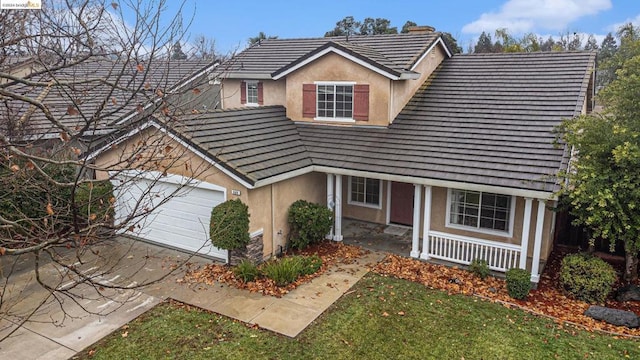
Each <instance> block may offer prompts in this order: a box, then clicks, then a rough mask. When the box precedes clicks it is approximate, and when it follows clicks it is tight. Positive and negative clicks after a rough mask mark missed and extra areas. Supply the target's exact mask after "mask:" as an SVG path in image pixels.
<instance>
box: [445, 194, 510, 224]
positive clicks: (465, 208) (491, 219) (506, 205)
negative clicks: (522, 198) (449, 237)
mask: <svg viewBox="0 0 640 360" xmlns="http://www.w3.org/2000/svg"><path fill="white" fill-rule="evenodd" d="M512 202H513V201H512V196H509V195H501V194H493V193H486V192H479V191H468V190H457V189H450V191H449V207H448V209H447V210H448V213H449V214H448V216H447V220H448V221H447V225H453V226H454V227H456V226H460V227H465V228H474V229H477V230H479V231H489V232H499V233H503V235H504V233H508V234H510V233H511V231H512V220H513V211H512V210H513V208H514V207H513V204H512Z"/></svg>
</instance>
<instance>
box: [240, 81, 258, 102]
mask: <svg viewBox="0 0 640 360" xmlns="http://www.w3.org/2000/svg"><path fill="white" fill-rule="evenodd" d="M262 92H263V91H262V82H260V81H255V80H247V81H242V82H240V102H241V103H242V104H243V105H262V104H263V100H262V99H263V94H262Z"/></svg>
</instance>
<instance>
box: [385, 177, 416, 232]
mask: <svg viewBox="0 0 640 360" xmlns="http://www.w3.org/2000/svg"><path fill="white" fill-rule="evenodd" d="M413 192H414V190H413V184H407V183H401V182H392V183H391V214H390V219H389V220H390V221H391V222H392V223H396V224H403V225H412V224H413Z"/></svg>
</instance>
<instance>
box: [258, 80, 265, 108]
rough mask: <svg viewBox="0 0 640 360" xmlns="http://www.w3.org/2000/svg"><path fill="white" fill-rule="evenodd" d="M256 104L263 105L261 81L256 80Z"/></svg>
mask: <svg viewBox="0 0 640 360" xmlns="http://www.w3.org/2000/svg"><path fill="white" fill-rule="evenodd" d="M258 105H264V94H263V91H262V82H258Z"/></svg>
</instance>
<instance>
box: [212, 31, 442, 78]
mask: <svg viewBox="0 0 640 360" xmlns="http://www.w3.org/2000/svg"><path fill="white" fill-rule="evenodd" d="M436 42H439V43H441V44H442V46H444V47H445V49H446V45H445V44H444V42H443V41H442V40H441V39H440V33H437V32H432V33H422V34H387V35H353V36H350V37H349V38H348V40H347V38H346V37H344V36H339V37H326V38H308V39H268V40H263V41H261V42H260V43H259V44H255V45H253V46H251V47H249V48H247V49H245V50H244V51H242V52H241V53H240V54H238V55H237V56H235V57H234V58H233V59H232V60H230V61H229V62H228V63H227V64H225V65H223V66H222V67H221V69H223V70H224V71H225V72H227V76H230V77H239V78H244V77H256V78H258V77H262V78H271V77H272V76H277V75H278V74H280V73H282V72H284V71H285V70H287V69H290V68H293V67H295V65H296V64H298V63H300V62H301V61H304V60H305V59H309V58H311V57H312V56H313V55H314V54H318V53H320V52H322V50H324V49H327V48H333V49H339V50H343V51H345V52H347V53H349V54H351V55H353V56H355V57H356V58H358V59H361V60H363V61H364V62H366V63H368V64H370V65H371V66H373V67H375V68H381V69H385V70H386V71H389V72H391V73H397V74H401V73H405V72H410V71H411V69H412V67H413V66H414V65H415V64H416V63H417V62H418V60H419V59H421V58H422V56H423V55H424V53H425V52H426V51H427V50H428V49H429V48H430V47H431V46H433V45H434V44H435V43H436ZM447 51H448V50H447Z"/></svg>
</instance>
